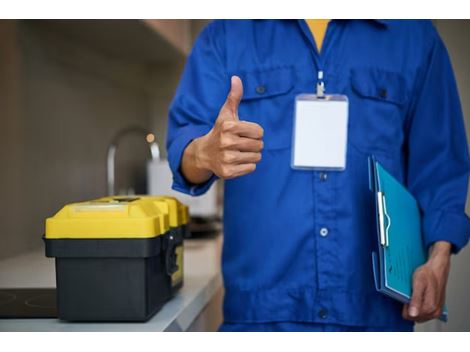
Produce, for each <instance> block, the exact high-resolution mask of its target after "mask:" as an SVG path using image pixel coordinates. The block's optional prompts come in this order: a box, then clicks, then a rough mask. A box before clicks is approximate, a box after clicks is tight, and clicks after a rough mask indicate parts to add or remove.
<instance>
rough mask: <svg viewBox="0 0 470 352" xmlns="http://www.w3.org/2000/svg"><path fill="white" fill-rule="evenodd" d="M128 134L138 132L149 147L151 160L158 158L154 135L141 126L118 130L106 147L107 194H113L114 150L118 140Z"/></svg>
mask: <svg viewBox="0 0 470 352" xmlns="http://www.w3.org/2000/svg"><path fill="white" fill-rule="evenodd" d="M128 134H140V135H142V136H143V137H145V140H146V142H147V143H148V145H149V147H150V154H151V156H152V160H158V159H160V148H159V147H158V144H157V143H156V141H155V135H154V134H153V133H151V132H149V131H147V130H146V129H145V128H143V127H139V126H131V127H127V128H124V129H122V130H120V131H119V132H118V133H117V134H116V135H115V137H114V138H113V139H112V141H111V144H110V145H109V147H108V156H107V181H108V183H107V184H108V195H109V196H112V195H114V192H115V189H114V180H115V178H114V175H115V171H116V170H115V163H116V150H117V147H118V145H119V141H120V140H121V139H122V138H123V137H125V136H126V135H128Z"/></svg>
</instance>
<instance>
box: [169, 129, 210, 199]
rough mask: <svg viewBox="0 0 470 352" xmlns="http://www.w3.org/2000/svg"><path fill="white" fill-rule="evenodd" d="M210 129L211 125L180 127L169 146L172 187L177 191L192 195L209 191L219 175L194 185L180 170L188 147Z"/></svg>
mask: <svg viewBox="0 0 470 352" xmlns="http://www.w3.org/2000/svg"><path fill="white" fill-rule="evenodd" d="M209 131H210V127H209V126H203V125H201V126H187V127H183V128H181V129H180V131H179V134H178V136H177V137H175V139H174V140H173V142H172V143H171V145H170V146H169V148H168V162H169V164H170V168H171V171H172V173H173V184H172V188H173V189H174V190H175V191H178V192H182V193H185V194H189V195H191V196H199V195H201V194H204V193H205V192H207V190H208V189H209V188H210V187H211V186H212V184H213V183H214V181H215V180H217V178H218V177H217V176H215V175H213V176H212V177H211V178H210V179H209V180H207V181H206V182H204V183H201V184H198V185H194V184H191V183H189V182H188V181H187V180H186V179H185V178H184V176H183V174H182V173H181V170H180V166H181V159H182V158H183V153H184V150H185V149H186V147H187V146H188V144H189V143H191V141H192V140H193V139H196V138H199V137H201V136H203V135H205V134H207V133H208V132H209Z"/></svg>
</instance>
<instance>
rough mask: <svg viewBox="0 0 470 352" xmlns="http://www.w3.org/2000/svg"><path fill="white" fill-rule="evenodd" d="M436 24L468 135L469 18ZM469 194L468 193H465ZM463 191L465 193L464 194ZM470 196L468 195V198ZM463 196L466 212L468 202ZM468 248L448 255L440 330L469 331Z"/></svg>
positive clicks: (469, 272)
mask: <svg viewBox="0 0 470 352" xmlns="http://www.w3.org/2000/svg"><path fill="white" fill-rule="evenodd" d="M435 24H436V27H437V29H438V31H439V33H440V35H441V37H442V39H443V40H444V42H445V44H446V46H447V49H448V51H449V54H450V57H451V60H452V65H453V68H454V72H455V75H456V78H457V84H458V87H459V93H460V99H461V102H462V109H463V114H464V117H465V125H466V130H467V136H469V137H468V138H470V65H469V63H470V46H469V45H468V43H470V20H436V21H435ZM468 195H470V194H468ZM468 195H467V196H468ZM468 199H470V197H469V198H468ZM469 204H470V202H469V201H468V200H467V213H468V205H469ZM469 268H470V249H469V248H465V249H464V250H463V251H462V252H461V253H460V254H459V255H457V256H454V257H453V258H452V269H451V274H450V278H449V284H448V288H447V301H448V308H449V322H448V323H447V324H439V325H438V329H440V330H444V331H470V300H469V297H470V281H469V274H470V271H469Z"/></svg>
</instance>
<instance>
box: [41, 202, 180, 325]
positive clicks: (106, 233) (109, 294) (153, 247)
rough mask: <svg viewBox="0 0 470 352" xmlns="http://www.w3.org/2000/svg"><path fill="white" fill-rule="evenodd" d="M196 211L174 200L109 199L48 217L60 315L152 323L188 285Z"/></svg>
mask: <svg viewBox="0 0 470 352" xmlns="http://www.w3.org/2000/svg"><path fill="white" fill-rule="evenodd" d="M188 221H189V212H188V207H187V206H185V205H184V204H182V203H180V202H179V201H178V200H176V199H175V198H172V197H164V196H159V197H156V196H133V197H105V198H100V199H96V200H92V201H88V202H80V203H73V204H68V205H66V206H64V207H63V208H62V209H61V210H60V211H59V212H58V213H57V214H55V215H54V216H53V217H51V218H48V219H47V220H46V231H45V235H44V241H45V244H46V256H48V257H54V258H55V260H56V281H57V300H58V302H57V303H58V313H59V318H60V319H62V320H68V321H145V320H148V319H149V318H150V317H152V316H153V315H154V314H155V313H156V312H157V311H158V310H159V309H160V308H161V307H162V306H163V304H164V303H165V302H166V301H167V300H169V299H170V298H171V297H172V296H173V295H174V294H175V293H176V292H177V291H178V290H179V288H181V287H182V285H183V276H184V275H183V238H184V234H185V232H186V231H188Z"/></svg>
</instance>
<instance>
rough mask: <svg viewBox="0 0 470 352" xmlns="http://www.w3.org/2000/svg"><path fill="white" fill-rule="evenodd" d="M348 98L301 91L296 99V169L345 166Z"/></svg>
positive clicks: (293, 158)
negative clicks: (318, 95)
mask: <svg viewBox="0 0 470 352" xmlns="http://www.w3.org/2000/svg"><path fill="white" fill-rule="evenodd" d="M347 139H348V97H347V96H345V95H325V96H324V97H321V98H319V97H317V95H314V94H301V95H298V96H297V97H296V98H295V113H294V133H293V138H292V162H291V166H292V168H293V169H314V170H333V171H334V170H336V171H341V170H344V169H345V168H346V152H347V143H348V141H347Z"/></svg>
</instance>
